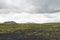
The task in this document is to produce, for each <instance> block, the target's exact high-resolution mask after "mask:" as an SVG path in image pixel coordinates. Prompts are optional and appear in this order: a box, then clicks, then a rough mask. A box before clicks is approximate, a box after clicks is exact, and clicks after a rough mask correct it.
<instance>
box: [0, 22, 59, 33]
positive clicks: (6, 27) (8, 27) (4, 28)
mask: <svg viewBox="0 0 60 40" xmlns="http://www.w3.org/2000/svg"><path fill="white" fill-rule="evenodd" d="M37 28H38V29H46V30H49V31H51V30H59V29H60V23H46V24H36V23H25V24H18V23H17V24H5V23H2V24H1V23H0V32H11V31H15V30H29V29H37Z"/></svg>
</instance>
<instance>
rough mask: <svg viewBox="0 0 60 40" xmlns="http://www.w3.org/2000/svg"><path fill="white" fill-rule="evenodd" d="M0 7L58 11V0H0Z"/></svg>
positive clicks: (59, 4)
mask: <svg viewBox="0 0 60 40" xmlns="http://www.w3.org/2000/svg"><path fill="white" fill-rule="evenodd" d="M0 9H5V10H8V9H9V10H10V11H11V10H13V11H17V10H18V11H19V12H32V13H54V12H60V0H0Z"/></svg>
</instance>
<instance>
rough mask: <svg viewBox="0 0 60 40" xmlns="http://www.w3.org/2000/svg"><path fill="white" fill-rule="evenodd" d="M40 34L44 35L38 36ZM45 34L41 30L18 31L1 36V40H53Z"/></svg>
mask: <svg viewBox="0 0 60 40" xmlns="http://www.w3.org/2000/svg"><path fill="white" fill-rule="evenodd" d="M39 33H42V35H36V34H39ZM43 33H44V30H41V29H30V30H24V31H21V30H17V31H14V32H12V33H5V34H0V40H52V39H50V38H49V37H48V36H47V35H45V33H44V34H43ZM55 40H56V39H55Z"/></svg>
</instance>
